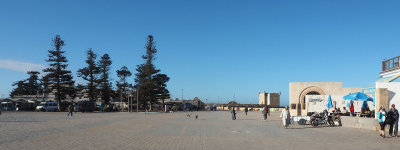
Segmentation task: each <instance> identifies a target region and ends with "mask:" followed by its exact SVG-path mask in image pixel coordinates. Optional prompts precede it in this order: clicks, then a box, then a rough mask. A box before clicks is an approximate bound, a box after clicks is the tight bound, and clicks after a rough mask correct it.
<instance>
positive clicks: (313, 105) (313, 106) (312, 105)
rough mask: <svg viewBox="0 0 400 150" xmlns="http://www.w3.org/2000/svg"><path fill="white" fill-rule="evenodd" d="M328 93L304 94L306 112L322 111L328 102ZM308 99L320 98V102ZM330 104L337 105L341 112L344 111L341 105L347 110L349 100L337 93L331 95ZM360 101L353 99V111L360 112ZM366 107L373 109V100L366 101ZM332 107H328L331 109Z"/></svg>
mask: <svg viewBox="0 0 400 150" xmlns="http://www.w3.org/2000/svg"><path fill="white" fill-rule="evenodd" d="M328 97H329V95H306V103H307V105H308V110H307V112H322V111H324V110H325V109H327V108H326V104H327V103H328ZM310 99H320V100H322V101H321V102H310ZM331 100H332V105H333V107H338V108H340V110H341V111H342V112H344V110H343V107H346V110H347V111H349V108H348V107H347V103H348V102H349V100H344V99H343V96H339V95H331ZM362 103H363V102H362V101H354V112H361V106H362ZM368 107H369V109H370V110H375V106H373V102H371V101H368ZM331 110H332V109H329V111H331Z"/></svg>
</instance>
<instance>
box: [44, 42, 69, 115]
mask: <svg viewBox="0 0 400 150" xmlns="http://www.w3.org/2000/svg"><path fill="white" fill-rule="evenodd" d="M52 45H53V46H54V49H53V50H49V51H48V52H49V53H50V54H49V55H48V56H49V58H48V59H47V60H46V61H47V62H49V63H50V64H49V66H50V67H48V68H45V69H44V70H43V72H47V74H46V75H45V76H44V77H43V81H45V82H44V85H45V88H46V92H54V95H55V98H56V100H57V101H58V109H59V110H60V103H61V100H64V99H66V98H67V95H68V96H70V95H73V94H74V92H75V91H74V83H75V82H74V81H73V80H72V79H73V78H72V73H71V71H70V70H67V67H68V64H67V62H68V60H67V58H66V57H65V56H64V55H63V54H64V53H65V51H62V50H61V49H62V47H63V46H64V41H63V40H61V38H60V36H59V35H56V37H55V38H54V39H53V43H52Z"/></svg>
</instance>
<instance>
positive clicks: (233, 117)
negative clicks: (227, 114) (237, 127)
mask: <svg viewBox="0 0 400 150" xmlns="http://www.w3.org/2000/svg"><path fill="white" fill-rule="evenodd" d="M231 113H232V120H236V111H235V107H232V111H231Z"/></svg>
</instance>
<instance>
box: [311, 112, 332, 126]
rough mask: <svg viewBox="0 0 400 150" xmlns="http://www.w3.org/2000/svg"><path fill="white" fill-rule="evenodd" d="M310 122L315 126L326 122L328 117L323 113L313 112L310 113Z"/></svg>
mask: <svg viewBox="0 0 400 150" xmlns="http://www.w3.org/2000/svg"><path fill="white" fill-rule="evenodd" d="M310 123H311V125H312V126H313V127H317V126H319V125H323V124H327V123H328V118H327V117H326V116H325V114H324V113H319V114H318V113H315V114H313V115H311V119H310Z"/></svg>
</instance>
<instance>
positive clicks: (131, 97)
mask: <svg viewBox="0 0 400 150" xmlns="http://www.w3.org/2000/svg"><path fill="white" fill-rule="evenodd" d="M130 94H131V112H133V111H132V100H133V97H132V95H133V90H131V93H130Z"/></svg>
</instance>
